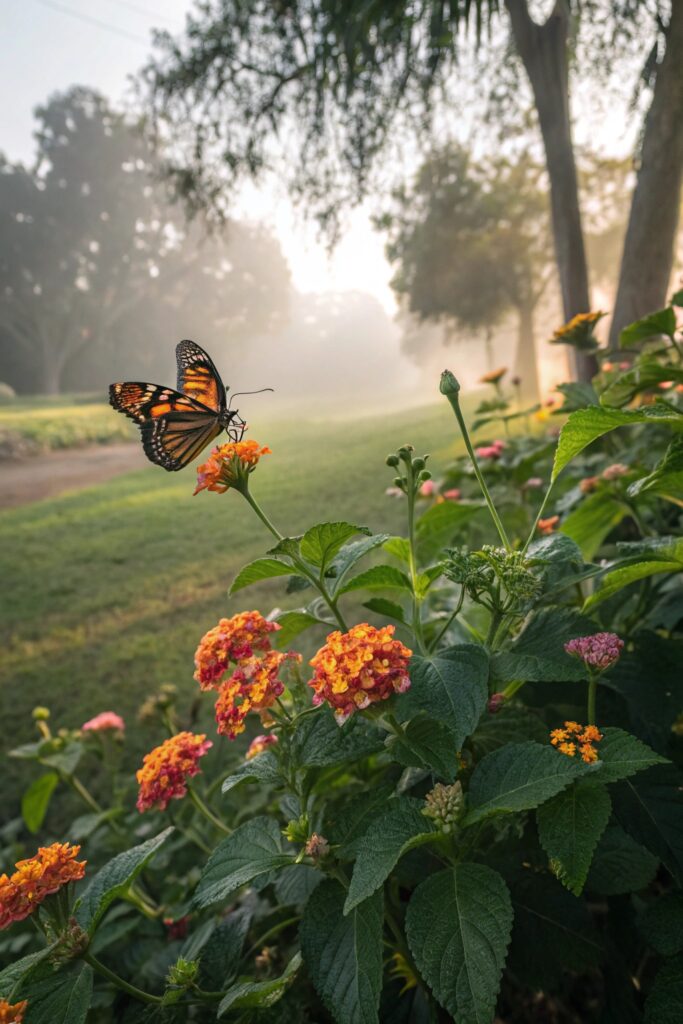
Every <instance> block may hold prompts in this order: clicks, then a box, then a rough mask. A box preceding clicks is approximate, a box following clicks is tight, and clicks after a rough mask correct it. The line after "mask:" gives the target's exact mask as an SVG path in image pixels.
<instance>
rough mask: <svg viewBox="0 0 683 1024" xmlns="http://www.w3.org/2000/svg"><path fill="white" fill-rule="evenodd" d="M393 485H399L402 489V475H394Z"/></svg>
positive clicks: (403, 486)
mask: <svg viewBox="0 0 683 1024" xmlns="http://www.w3.org/2000/svg"><path fill="white" fill-rule="evenodd" d="M394 487H400V488H401V490H404V488H405V482H404V480H403V477H402V476H395V477H394Z"/></svg>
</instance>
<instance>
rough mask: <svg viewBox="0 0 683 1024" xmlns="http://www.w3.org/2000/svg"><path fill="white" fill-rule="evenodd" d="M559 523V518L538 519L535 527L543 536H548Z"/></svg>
mask: <svg viewBox="0 0 683 1024" xmlns="http://www.w3.org/2000/svg"><path fill="white" fill-rule="evenodd" d="M559 521H560V517H559V516H549V517H548V519H539V520H538V523H537V524H536V525H537V527H538V529H539V531H540V533H542V534H544V535H545V536H548V535H549V534H551V533H554V532H555V527H556V526H557V524H558V523H559Z"/></svg>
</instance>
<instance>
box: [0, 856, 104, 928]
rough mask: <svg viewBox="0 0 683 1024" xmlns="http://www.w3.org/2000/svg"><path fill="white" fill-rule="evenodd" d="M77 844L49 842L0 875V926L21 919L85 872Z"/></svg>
mask: <svg viewBox="0 0 683 1024" xmlns="http://www.w3.org/2000/svg"><path fill="white" fill-rule="evenodd" d="M80 849H81V848H80V846H69V845H68V843H53V844H52V845H51V846H41V847H40V848H39V849H38V852H37V853H36V854H35V856H34V857H29V858H28V859H26V860H20V861H17V863H16V864H15V870H14V872H13V873H12V874H11V875H6V874H4V875H0V930H1V929H3V928H7V927H8V926H9V925H11V924H12V923H13V922H14V921H23V920H24V918H26V917H29V915H30V914H32V913H33V911H34V910H36V909H37V907H38V906H39V905H40V904H41V903H42V902H43V900H44V899H45V898H46V897H47V896H51V895H52V894H53V893H55V892H58V891H59V889H61V888H62V886H65V885H68V884H69V882H77V881H78V880H79V879H81V878H83V875H84V874H85V866H86V864H87V861H84V860H83V861H78V860H76V857H77V856H78V854H79V853H80Z"/></svg>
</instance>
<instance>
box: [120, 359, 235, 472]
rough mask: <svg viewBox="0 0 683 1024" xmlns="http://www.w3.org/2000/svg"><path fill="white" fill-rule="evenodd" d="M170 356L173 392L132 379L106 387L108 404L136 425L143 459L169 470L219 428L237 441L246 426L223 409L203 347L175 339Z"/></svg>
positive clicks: (221, 390) (222, 394)
mask: <svg viewBox="0 0 683 1024" xmlns="http://www.w3.org/2000/svg"><path fill="white" fill-rule="evenodd" d="M176 361H177V363H178V390H177V391H174V390H173V388H165V387H162V386H161V385H160V384H141V383H139V382H136V381H125V382H124V383H119V384H111V385H110V386H109V403H110V405H112V406H113V407H114V408H115V409H116V411H117V412H122V413H123V414H124V415H125V416H129V417H130V419H132V420H134V421H135V423H137V425H138V426H139V427H140V432H141V434H142V447H143V448H144V450H145V455H146V456H147V458H148V459H150V461H151V462H155V463H156V464H157V466H163V468H164V469H167V470H168V471H169V472H170V473H173V472H175V471H176V470H178V469H183V468H184V467H185V466H187V465H189V463H190V462H192V461H193V459H195V458H196V457H197V456H198V455H199V453H200V452H201V451H203V449H204V448H206V446H207V444H209V443H210V442H211V441H213V439H214V438H215V437H218V435H219V434H220V433H221V432H222V431H223V430H226V431H227V433H228V437H229V438H230V440H231V441H241V439H242V437H243V435H244V431H245V430H246V426H247V425H246V423H245V422H244V420H243V419H242V418H241V417H240V415H239V413H238V412H237V410H236V409H230V408H228V401H227V389H226V387H225V385H224V384H223V381H222V380H221V378H220V375H219V373H218V370H217V369H216V367H215V366H214V364H213V361H212V359H211V357H210V356H209V355H207V353H206V352H205V351H204V349H203V348H200V346H199V345H197V344H196V343H195V342H194V341H181V342H180V343H179V344H178V346H177V347H176Z"/></svg>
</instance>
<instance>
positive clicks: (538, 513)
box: [522, 480, 555, 555]
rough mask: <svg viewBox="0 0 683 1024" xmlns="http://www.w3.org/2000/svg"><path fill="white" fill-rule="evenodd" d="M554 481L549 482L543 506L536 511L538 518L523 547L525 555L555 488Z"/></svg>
mask: <svg viewBox="0 0 683 1024" xmlns="http://www.w3.org/2000/svg"><path fill="white" fill-rule="evenodd" d="M554 483H555V481H554V480H551V481H550V483H549V484H548V487H547V489H546V492H545V494H544V495H543V501H542V502H541V506H540V508H539V510H538V512H537V513H536V518H535V519H534V523H533V526H532V527H531V530H530V532H529V536H528V537H527V539H526V544H525V545H524V547H523V548H522V554H523V555H525V554H526V553H527V550H528V547H529V545H530V544H531V542H532V540H533V539H534V534H535V533H536V527H537V526H538V523H539V520H540V518H541V516H542V515H543V513H544V512H545V509H546V505H547V504H548V501H549V500H550V492H551V491H552V489H553V484H554Z"/></svg>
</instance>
